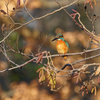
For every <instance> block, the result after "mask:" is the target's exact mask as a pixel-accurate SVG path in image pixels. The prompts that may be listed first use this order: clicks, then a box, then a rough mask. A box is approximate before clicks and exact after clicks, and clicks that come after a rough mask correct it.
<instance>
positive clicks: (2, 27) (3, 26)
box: [1, 23, 5, 31]
mask: <svg viewBox="0 0 100 100" xmlns="http://www.w3.org/2000/svg"><path fill="white" fill-rule="evenodd" d="M4 28H5V23H3V24H2V26H1V30H2V31H4Z"/></svg>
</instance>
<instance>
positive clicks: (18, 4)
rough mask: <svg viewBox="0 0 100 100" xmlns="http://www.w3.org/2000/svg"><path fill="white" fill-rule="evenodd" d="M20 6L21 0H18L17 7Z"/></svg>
mask: <svg viewBox="0 0 100 100" xmlns="http://www.w3.org/2000/svg"><path fill="white" fill-rule="evenodd" d="M19 6H20V0H17V8H19Z"/></svg>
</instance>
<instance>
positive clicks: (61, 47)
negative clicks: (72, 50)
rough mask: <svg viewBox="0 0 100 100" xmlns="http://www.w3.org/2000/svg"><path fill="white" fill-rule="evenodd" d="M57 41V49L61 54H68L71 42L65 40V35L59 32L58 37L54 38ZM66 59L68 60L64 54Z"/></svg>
mask: <svg viewBox="0 0 100 100" xmlns="http://www.w3.org/2000/svg"><path fill="white" fill-rule="evenodd" d="M55 40H57V42H56V49H57V52H58V53H59V54H66V53H68V49H69V44H68V42H67V41H65V40H64V38H63V35H62V34H61V33H59V34H57V35H56V37H55V38H54V39H53V40H52V41H55ZM63 57H64V60H67V56H63Z"/></svg>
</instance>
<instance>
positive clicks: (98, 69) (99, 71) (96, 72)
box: [95, 66, 100, 75]
mask: <svg viewBox="0 0 100 100" xmlns="http://www.w3.org/2000/svg"><path fill="white" fill-rule="evenodd" d="M99 73H100V66H98V68H97V70H96V71H95V75H98V74H99Z"/></svg>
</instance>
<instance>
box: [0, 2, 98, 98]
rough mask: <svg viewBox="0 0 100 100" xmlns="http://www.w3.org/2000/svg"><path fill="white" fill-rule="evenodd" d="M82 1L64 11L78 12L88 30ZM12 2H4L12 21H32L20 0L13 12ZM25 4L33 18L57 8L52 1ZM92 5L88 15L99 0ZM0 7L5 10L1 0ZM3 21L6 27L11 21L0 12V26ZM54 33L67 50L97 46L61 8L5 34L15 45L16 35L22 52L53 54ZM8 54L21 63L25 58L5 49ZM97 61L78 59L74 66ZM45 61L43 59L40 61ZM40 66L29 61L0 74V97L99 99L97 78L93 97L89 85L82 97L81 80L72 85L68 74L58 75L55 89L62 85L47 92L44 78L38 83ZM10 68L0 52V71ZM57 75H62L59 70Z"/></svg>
mask: <svg viewBox="0 0 100 100" xmlns="http://www.w3.org/2000/svg"><path fill="white" fill-rule="evenodd" d="M58 1H59V3H60V4H61V5H62V6H64V5H67V4H70V3H71V2H73V1H74V0H58ZM84 2H85V0H80V1H79V2H78V3H76V4H75V5H72V6H70V7H68V8H66V10H67V11H68V12H69V13H70V14H72V13H73V12H72V9H75V10H76V11H78V12H79V13H80V14H81V20H82V22H83V24H84V25H85V26H86V27H87V29H89V30H90V31H92V24H91V22H90V21H89V19H88V18H87V16H86V14H85V11H84ZM16 4H17V0H10V3H9V4H8V8H9V10H10V12H9V15H10V16H11V17H12V18H13V20H14V21H15V22H18V23H25V22H28V21H30V20H32V18H31V17H30V16H29V15H28V14H27V13H25V12H26V11H25V9H24V6H23V0H21V3H20V7H19V8H20V9H21V11H20V12H17V13H16V15H14V13H13V12H12V11H13V8H15V7H16ZM25 4H26V7H27V9H28V11H29V12H30V13H31V15H32V16H33V17H34V18H38V17H40V16H43V15H45V14H47V13H50V12H52V11H54V10H56V9H58V8H59V6H58V5H57V3H56V2H55V1H54V0H26V3H25ZM92 4H93V7H94V8H93V9H91V7H90V5H89V4H87V10H88V11H89V15H90V17H93V15H94V14H96V15H99V10H98V9H100V5H99V1H97V5H95V4H94V2H93V3H92ZM0 9H1V10H4V11H6V10H7V9H6V5H5V0H0ZM76 20H77V18H76ZM3 23H5V25H6V26H8V25H9V24H10V23H11V20H10V19H9V18H7V17H4V16H3V14H2V13H0V27H1V26H2V24H3ZM94 25H95V31H96V35H98V34H99V32H100V30H99V20H98V21H96V22H95V23H94ZM58 33H62V34H63V35H64V39H65V40H66V41H68V43H69V52H70V53H75V52H82V51H83V50H84V49H92V48H97V46H95V45H93V44H90V38H89V36H87V35H86V34H85V33H84V32H83V31H82V30H81V29H80V28H79V27H78V26H77V25H75V23H74V21H73V20H72V19H71V18H70V17H69V16H68V15H67V14H66V13H65V12H64V11H63V10H61V11H59V12H57V13H55V14H53V15H50V16H48V17H45V18H43V19H40V20H36V21H34V22H32V23H30V24H28V25H26V26H24V27H22V28H20V29H18V30H17V31H15V32H13V33H12V34H11V35H10V36H9V37H8V40H9V43H10V45H11V46H12V47H14V48H15V43H16V40H17V37H19V40H18V42H19V45H18V47H19V50H20V49H23V51H22V52H24V53H26V54H30V51H31V52H32V53H33V54H34V55H35V54H37V53H38V52H42V51H44V50H47V51H50V53H51V54H52V55H53V54H57V51H56V47H55V43H56V42H51V40H52V39H53V38H54V37H55V35H56V34H58ZM2 38H3V35H2V31H1V29H0V39H2ZM98 52H99V51H98ZM98 52H92V53H88V54H86V56H87V57H88V56H91V55H94V54H97V53H98ZM8 56H9V58H10V59H11V60H13V61H14V62H16V63H17V64H22V63H24V62H25V61H27V60H28V58H27V57H25V56H22V55H20V54H17V53H13V52H8ZM84 57H85V55H82V56H80V55H78V56H69V57H68V59H67V61H64V59H63V58H62V57H55V58H53V61H54V65H55V66H56V67H57V68H62V67H63V66H64V65H65V64H66V63H72V62H74V61H76V60H80V59H83V58H84ZM99 61H100V57H97V58H95V59H91V60H88V61H84V62H81V63H79V64H77V65H75V68H78V67H81V64H85V63H94V62H95V63H97V62H99ZM45 62H46V60H44V63H45ZM42 66H43V65H41V64H40V65H38V64H36V63H34V62H31V63H29V64H27V65H26V66H24V67H23V68H22V69H15V70H12V71H8V72H4V73H0V100H99V96H100V95H99V93H100V89H99V87H100V86H99V85H98V83H97V77H94V78H93V79H94V81H95V84H96V86H97V95H96V96H94V94H93V93H91V87H92V86H90V87H89V93H88V94H86V93H85V95H84V96H83V97H82V95H81V93H79V90H80V87H81V86H82V82H79V83H78V84H75V82H76V79H71V77H69V78H68V79H66V78H63V77H58V78H57V85H56V88H58V87H60V86H61V85H62V84H63V82H64V86H63V87H62V88H61V89H60V90H58V91H57V92H53V91H50V87H49V86H48V81H46V82H44V83H43V84H41V85H40V84H39V82H38V73H36V71H37V70H38V69H39V68H40V67H42ZM10 67H11V65H10V64H9V62H7V59H6V58H5V57H4V56H3V54H2V53H0V70H3V69H6V68H10ZM92 69H93V67H91V68H89V70H92ZM59 74H61V75H62V74H63V73H59ZM87 77H88V75H85V74H83V75H81V78H82V80H87ZM64 80H66V81H64Z"/></svg>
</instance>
